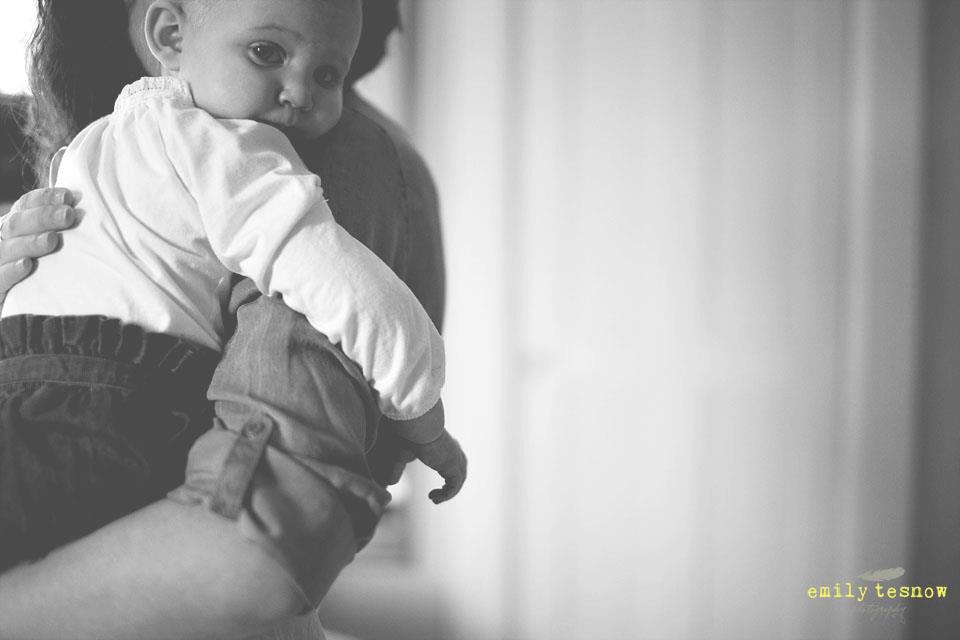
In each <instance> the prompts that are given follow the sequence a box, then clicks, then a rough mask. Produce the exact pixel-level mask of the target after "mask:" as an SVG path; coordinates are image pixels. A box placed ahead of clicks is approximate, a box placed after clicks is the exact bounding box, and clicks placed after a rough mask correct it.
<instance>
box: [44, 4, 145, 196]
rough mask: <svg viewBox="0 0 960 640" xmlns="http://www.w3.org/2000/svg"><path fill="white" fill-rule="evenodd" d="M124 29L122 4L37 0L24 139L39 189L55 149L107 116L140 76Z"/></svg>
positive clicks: (131, 46)
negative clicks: (30, 94) (30, 96)
mask: <svg viewBox="0 0 960 640" xmlns="http://www.w3.org/2000/svg"><path fill="white" fill-rule="evenodd" d="M127 25H128V19H127V7H126V6H125V4H124V0H95V1H94V2H78V1H77V0H37V29H36V31H35V32H34V34H33V38H32V39H31V41H30V45H29V60H30V62H29V79H30V89H31V91H32V92H33V98H34V99H33V105H32V108H31V112H30V117H29V121H28V124H27V135H28V136H29V138H30V141H31V158H30V160H31V164H32V165H33V168H34V170H35V172H36V175H37V179H38V181H39V182H40V183H41V186H44V185H45V182H46V175H47V167H48V165H49V162H50V158H51V157H52V156H53V154H54V153H55V152H56V151H57V149H59V148H60V147H62V146H64V145H66V144H68V143H69V142H70V140H72V139H73V137H74V136H75V135H76V134H77V133H78V132H79V131H80V130H81V129H83V128H84V127H86V126H87V125H88V124H90V123H91V122H93V121H94V120H96V119H97V118H100V117H101V116H105V115H107V114H108V113H110V112H111V111H112V110H113V103H114V101H115V100H116V97H117V95H118V94H119V93H120V90H121V89H122V88H123V87H124V86H125V85H126V84H128V83H130V82H133V81H134V80H136V79H137V78H139V77H140V76H142V75H144V70H143V67H142V65H141V64H140V62H139V59H138V58H137V55H136V53H135V52H134V50H133V45H132V44H131V43H130V38H129V35H128V33H127Z"/></svg>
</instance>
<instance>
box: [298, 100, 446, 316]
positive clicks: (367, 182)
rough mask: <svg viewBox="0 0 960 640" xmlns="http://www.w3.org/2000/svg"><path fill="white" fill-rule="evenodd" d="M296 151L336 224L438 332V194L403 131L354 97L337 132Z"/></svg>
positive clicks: (440, 293)
mask: <svg viewBox="0 0 960 640" xmlns="http://www.w3.org/2000/svg"><path fill="white" fill-rule="evenodd" d="M297 150H298V151H299V152H300V155H301V157H302V158H303V160H304V161H305V162H306V164H307V166H308V167H309V168H310V169H311V170H312V171H314V172H316V173H317V174H318V175H319V176H320V179H321V181H322V183H323V188H324V193H325V195H326V197H327V198H328V200H329V203H330V206H331V209H332V210H333V214H334V216H335V217H336V219H337V221H338V222H339V223H340V224H341V225H343V226H344V227H345V228H346V229H347V231H349V232H350V233H351V234H352V235H353V236H354V237H356V238H358V239H359V240H360V241H361V242H363V243H364V244H366V245H367V246H368V247H370V249H372V250H373V251H374V252H375V253H376V254H377V255H378V256H379V257H380V258H381V259H382V260H383V261H384V262H386V263H387V264H388V265H390V267H391V268H393V270H394V271H395V272H396V273H397V275H399V276H400V277H401V278H402V279H403V280H404V281H405V282H406V283H407V285H408V286H409V287H410V288H411V289H412V290H413V292H414V293H415V294H416V295H417V297H418V298H419V299H420V301H421V303H422V304H423V306H424V307H425V308H426V310H427V312H428V313H429V314H430V316H431V318H433V320H434V322H435V323H436V324H437V325H438V326H439V325H440V324H441V320H442V312H443V306H444V271H443V249H442V243H441V238H440V214H439V205H438V199H437V192H436V188H435V186H434V182H433V178H432V177H431V175H430V171H429V170H428V168H427V166H426V163H425V162H424V160H423V158H422V157H421V156H420V154H419V153H418V152H417V150H416V149H415V148H414V147H413V145H412V144H410V141H409V140H408V138H407V136H406V134H405V133H404V132H403V130H402V129H401V128H400V127H399V125H397V124H396V123H395V122H393V121H392V120H390V119H389V118H388V117H387V116H385V115H384V114H383V113H381V112H380V111H378V110H377V109H376V108H374V107H373V106H372V105H371V104H370V103H369V102H367V101H366V100H364V99H363V98H361V97H360V96H358V95H356V94H352V93H351V94H349V95H348V97H347V100H346V101H345V104H344V110H343V116H342V118H341V120H340V122H339V124H338V125H337V126H336V127H335V128H334V129H333V131H331V132H330V133H329V134H327V135H326V136H324V137H323V138H322V139H320V140H318V141H316V142H313V143H307V144H302V145H299V146H298V148H297Z"/></svg>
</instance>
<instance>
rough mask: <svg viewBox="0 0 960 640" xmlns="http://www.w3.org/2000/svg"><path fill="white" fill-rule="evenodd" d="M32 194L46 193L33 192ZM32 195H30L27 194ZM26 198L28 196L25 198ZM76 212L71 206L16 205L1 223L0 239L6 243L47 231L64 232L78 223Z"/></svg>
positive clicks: (51, 204)
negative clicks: (9, 240) (13, 239)
mask: <svg viewBox="0 0 960 640" xmlns="http://www.w3.org/2000/svg"><path fill="white" fill-rule="evenodd" d="M31 193H40V194H43V193H44V192H42V191H40V192H38V191H33V192H31ZM27 195H30V194H27ZM24 197H26V196H24ZM76 219H77V218H76V212H75V211H74V210H73V207H72V206H71V205H69V204H64V203H58V204H53V203H50V204H36V205H23V206H20V207H19V208H18V207H16V205H14V208H13V209H11V210H10V213H9V214H7V216H6V217H4V218H3V220H2V221H0V225H2V227H0V238H3V240H4V241H6V240H8V239H12V238H17V237H20V236H26V235H33V234H40V233H43V232H45V231H63V230H64V229H68V228H70V227H71V226H73V224H74V222H76Z"/></svg>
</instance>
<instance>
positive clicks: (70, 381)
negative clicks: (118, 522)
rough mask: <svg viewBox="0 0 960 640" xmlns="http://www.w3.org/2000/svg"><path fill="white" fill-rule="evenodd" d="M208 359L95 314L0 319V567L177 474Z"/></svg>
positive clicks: (206, 422) (194, 428) (201, 402)
mask: <svg viewBox="0 0 960 640" xmlns="http://www.w3.org/2000/svg"><path fill="white" fill-rule="evenodd" d="M218 360H219V354H217V353H215V352H214V351H212V350H210V349H207V348H205V347H202V346H199V345H195V344H193V343H191V342H188V341H186V340H182V339H180V338H176V337H173V336H168V335H162V334H156V333H149V332H146V331H144V330H143V329H141V328H139V327H136V326H132V325H127V324H123V323H122V322H120V321H119V320H114V319H108V318H104V317H100V316H64V317H50V316H31V315H22V316H13V317H9V318H4V319H3V320H2V321H0V571H2V570H4V569H6V568H8V567H10V566H12V565H14V564H17V563H19V562H22V561H24V560H32V559H36V558H38V557H41V556H43V555H44V554H46V553H48V552H49V551H51V550H53V549H55V548H57V547H58V546H61V545H63V544H65V543H66V542H69V541H71V540H74V539H76V538H79V537H82V536H84V535H86V534H87V533H90V532H92V531H94V530H96V529H98V528H100V527H101V526H103V525H105V524H107V523H109V522H111V521H113V520H115V519H117V518H118V517H120V516H123V515H125V514H128V513H130V512H132V511H134V510H136V509H138V508H139V507H141V506H144V505H147V504H149V503H151V502H154V501H156V500H157V499H158V498H160V497H162V496H163V495H164V494H165V493H166V492H167V491H169V490H171V489H172V488H173V487H176V486H177V485H179V484H180V483H181V482H182V481H183V476H184V467H185V465H186V459H187V453H188V451H189V449H190V446H191V445H192V444H193V443H194V441H195V440H196V439H197V438H198V437H199V436H200V435H201V434H202V433H203V432H205V431H207V430H208V429H209V428H210V424H211V421H212V415H211V414H212V407H211V404H210V403H209V402H208V401H207V399H206V391H207V387H208V385H209V382H210V379H211V376H212V373H213V370H214V367H215V366H216V364H217V362H218Z"/></svg>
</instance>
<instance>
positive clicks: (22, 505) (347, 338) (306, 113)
mask: <svg viewBox="0 0 960 640" xmlns="http://www.w3.org/2000/svg"><path fill="white" fill-rule="evenodd" d="M359 11H360V6H359V0H157V1H156V2H154V3H153V4H152V5H151V6H150V8H149V10H148V11H147V14H146V20H145V34H146V42H147V45H148V46H149V49H150V52H151V53H152V55H153V57H154V58H155V59H156V61H157V63H158V65H159V68H160V71H161V73H162V75H161V76H160V77H154V78H143V79H141V80H139V81H137V82H135V83H133V84H131V85H129V86H127V87H126V88H125V89H124V90H123V92H122V93H121V95H120V96H119V97H118V99H117V102H116V106H115V109H114V112H113V114H111V115H110V116H107V117H105V118H102V119H100V120H98V121H96V122H94V123H93V124H92V125H90V126H89V127H87V128H86V129H84V130H83V131H81V132H80V133H79V134H78V135H77V136H76V138H75V139H74V141H73V142H72V143H71V144H70V146H69V147H68V148H66V150H65V151H63V152H62V153H61V154H58V157H57V158H56V159H55V161H54V162H53V163H52V170H51V178H52V179H53V180H54V181H55V182H56V184H57V186H63V187H66V188H69V189H70V190H71V191H73V193H74V194H75V195H76V196H77V198H78V202H77V211H78V213H79V214H80V215H81V217H82V222H81V224H80V225H79V226H78V227H77V228H76V229H75V230H73V231H71V233H70V234H68V236H67V237H66V238H65V239H64V242H63V246H62V248H61V250H60V251H59V252H58V253H57V254H55V255H52V256H50V257H48V258H46V259H45V260H44V261H43V262H42V263H41V264H40V265H39V266H38V269H37V271H36V273H35V274H34V275H33V276H32V277H31V278H29V279H28V280H26V281H25V282H24V283H22V284H21V285H20V286H19V287H18V288H16V289H14V290H13V291H12V292H11V293H10V294H8V296H7V299H6V302H5V304H4V307H3V310H2V318H3V319H2V321H0V425H2V427H0V428H2V430H3V432H4V433H3V444H2V445H0V447H3V448H2V449H0V465H2V467H0V479H2V480H0V498H2V500H0V549H3V552H2V553H0V568H2V567H4V566H8V565H9V564H11V563H13V562H16V561H19V560H23V559H26V558H30V557H36V556H37V555H40V554H42V553H45V552H46V551H48V550H49V549H51V548H53V547H55V546H57V545H59V544H62V543H63V542H64V541H66V540H67V539H70V538H71V537H78V536H79V535H82V534H83V533H85V532H87V531H90V530H92V529H94V528H96V527H98V526H100V525H102V524H103V523H104V521H108V520H109V519H110V518H112V517H116V516H117V515H119V514H120V513H124V512H126V511H129V508H130V506H131V505H136V504H138V503H139V504H142V503H144V502H145V501H147V500H149V499H152V498H153V496H154V495H155V494H156V491H157V490H158V489H160V488H166V489H169V488H170V486H172V485H171V484H170V480H171V478H169V477H158V474H157V473H156V470H155V469H154V468H153V467H154V466H155V465H156V464H159V463H158V462H157V461H158V460H160V459H164V457H166V458H169V457H170V456H171V455H173V453H177V452H180V451H182V450H183V449H184V447H185V446H186V447H189V444H190V443H191V442H192V441H193V439H194V438H195V437H196V436H197V435H198V432H197V425H200V424H204V423H205V422H206V424H207V425H209V422H208V420H209V416H208V414H207V404H206V403H205V402H204V399H203V397H202V391H203V388H202V385H203V383H204V381H205V380H208V379H209V378H208V376H209V371H210V370H211V369H212V366H211V363H212V362H214V361H215V358H216V352H218V351H219V350H220V349H221V347H222V342H223V338H224V336H223V332H224V329H223V317H222V316H223V313H222V308H223V306H224V304H225V302H226V296H227V294H228V291H229V285H230V280H231V276H232V274H234V273H237V274H241V275H244V276H246V277H248V278H250V279H251V280H252V281H253V282H254V283H255V284H256V285H257V287H258V288H259V289H260V291H262V292H263V293H264V294H267V295H280V296H282V297H283V301H284V303H285V304H286V305H288V306H289V307H290V308H292V309H294V310H296V311H299V312H301V313H303V314H304V315H305V316H306V317H307V319H308V321H309V322H310V324H311V325H313V327H314V328H316V329H317V330H318V331H320V332H322V333H324V334H325V335H327V336H328V337H329V338H330V339H331V340H332V341H333V342H335V343H339V345H340V347H341V348H342V350H343V352H344V353H345V354H346V356H348V357H349V358H350V359H351V360H352V361H353V362H354V363H355V364H356V365H357V366H358V367H359V368H360V370H361V371H362V372H363V375H364V377H365V378H366V379H367V380H368V381H369V383H370V384H371V385H372V387H373V390H374V391H375V394H376V397H377V399H378V403H379V408H380V410H381V411H382V413H383V414H384V415H385V416H387V417H389V418H391V419H392V421H391V423H390V424H391V425H392V426H393V427H394V428H396V430H397V432H398V434H399V435H400V436H401V437H402V438H404V439H405V440H406V441H407V442H408V444H409V446H410V448H411V449H412V450H413V451H414V453H415V454H417V455H418V457H419V458H420V459H421V460H422V461H423V462H425V463H426V464H427V465H429V466H431V467H432V468H434V469H436V470H437V471H439V472H440V474H441V475H442V476H443V477H444V479H445V481H446V482H445V484H444V487H443V489H440V490H436V491H434V492H431V498H432V499H433V500H434V501H435V502H440V501H443V500H447V499H450V498H451V497H453V496H454V495H455V494H456V493H457V492H458V491H459V489H460V486H461V485H462V482H463V479H464V477H465V473H466V459H465V456H464V455H463V452H462V450H461V449H460V447H459V445H458V444H457V443H456V441H455V440H454V439H453V438H452V437H451V436H450V434H449V433H448V432H447V431H446V429H445V428H444V426H443V408H442V404H441V402H440V399H439V397H440V390H441V387H442V384H443V375H444V355H443V345H442V341H441V339H440V336H439V334H438V333H437V331H436V329H435V328H434V326H433V324H432V323H431V321H430V320H429V318H428V317H427V315H426V313H425V312H424V310H423V309H422V307H421V306H420V304H419V303H418V302H417V300H416V298H415V297H414V296H413V294H412V293H411V292H410V291H409V289H408V288H407V287H406V286H405V285H404V284H403V283H402V282H401V281H400V280H399V279H398V278H397V277H396V276H395V275H394V274H393V272H392V271H391V270H390V269H389V268H388V267H387V266H386V265H384V264H383V263H382V262H381V261H380V260H379V259H378V258H377V257H376V256H375V255H374V254H373V253H371V252H370V251H369V250H367V249H366V248H365V247H364V246H363V245H362V244H361V243H359V242H357V241H356V240H355V239H353V238H352V237H351V236H350V235H349V234H347V233H346V232H345V231H344V230H343V229H342V228H340V227H339V226H338V225H337V224H336V223H335V221H334V220H333V217H332V214H331V212H330V209H329V207H328V206H327V203H326V202H325V200H324V199H323V193H322V190H321V188H320V182H319V179H318V178H317V177H316V176H315V175H313V174H311V173H310V172H309V171H308V170H307V169H306V167H305V166H304V165H303V163H302V162H301V161H300V159H299V158H298V157H297V155H296V153H295V152H294V151H293V149H292V147H291V146H290V143H289V141H288V139H287V136H289V137H292V138H306V139H310V138H315V137H318V136H321V135H322V134H324V133H326V132H327V131H329V130H330V129H331V128H332V127H333V126H334V125H335V124H336V122H337V120H338V119H339V117H340V113H341V108H342V81H343V78H344V77H345V75H346V73H347V70H348V69H349V65H350V60H351V58H352V56H353V52H354V50H355V48H356V45H357V41H358V38H359V25H360V13H359ZM259 355H260V357H261V358H262V359H264V360H269V359H270V358H272V357H277V358H282V357H284V355H285V354H273V353H270V352H264V353H262V354H259ZM281 383H282V381H281ZM241 393H242V392H240V391H238V394H237V395H240V394H241ZM281 395H282V394H281ZM281 400H282V398H281ZM281 410H282V407H281ZM218 419H221V420H222V421H223V422H225V423H226V424H227V427H228V428H229V429H231V430H234V431H237V432H239V431H241V430H245V425H243V424H234V423H233V422H232V418H229V417H224V416H218ZM171 452H173V453H171ZM174 457H175V456H174ZM180 472H181V473H182V469H181V470H180ZM161 476H162V474H161ZM105 491H107V492H109V495H110V496H111V499H110V501H109V502H110V506H109V508H108V510H107V511H103V512H100V511H99V509H100V508H101V505H102V504H103V503H104V500H103V496H104V495H105V494H104V492H105ZM118 491H120V493H122V495H120V497H119V498H118V497H117V496H118V495H119V494H118V493H117V492H118ZM373 509H374V510H375V509H376V507H375V506H374V507H373Z"/></svg>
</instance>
